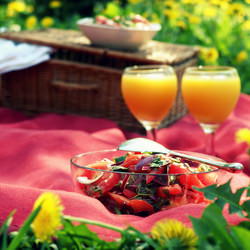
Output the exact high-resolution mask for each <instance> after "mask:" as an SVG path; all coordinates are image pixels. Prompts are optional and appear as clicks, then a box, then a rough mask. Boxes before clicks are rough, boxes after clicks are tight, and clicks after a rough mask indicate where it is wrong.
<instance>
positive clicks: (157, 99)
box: [121, 65, 177, 140]
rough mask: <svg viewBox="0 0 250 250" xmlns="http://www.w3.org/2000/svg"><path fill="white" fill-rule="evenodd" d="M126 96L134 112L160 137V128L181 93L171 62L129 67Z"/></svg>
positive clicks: (124, 88) (124, 87) (123, 85)
mask: <svg viewBox="0 0 250 250" xmlns="http://www.w3.org/2000/svg"><path fill="white" fill-rule="evenodd" d="M121 90H122V95H123V98H124V100H125V103H126V104H127V106H128V108H129V110H130V111H131V113H132V114H133V115H134V116H135V118H136V119H137V120H138V121H139V122H140V123H141V124H142V125H143V127H144V128H145V129H146V131H147V135H148V137H152V138H153V140H156V129H157V128H158V126H159V125H160V123H161V121H162V120H163V119H164V118H165V117H166V115H167V114H168V112H169V110H170V108H171V106H172V104H173V102H174V100H175V98H176V93H177V77H176V74H175V71H174V69H173V68H172V67H171V66H168V65H141V66H132V67H128V68H125V70H124V72H123V75H122V82H121Z"/></svg>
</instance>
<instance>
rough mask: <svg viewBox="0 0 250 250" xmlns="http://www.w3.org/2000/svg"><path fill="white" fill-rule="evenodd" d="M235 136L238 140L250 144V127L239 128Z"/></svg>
mask: <svg viewBox="0 0 250 250" xmlns="http://www.w3.org/2000/svg"><path fill="white" fill-rule="evenodd" d="M235 136H236V141H237V142H246V143H247V144H248V145H249V146H250V129H248V128H242V129H239V130H238V131H237V132H236V134H235Z"/></svg>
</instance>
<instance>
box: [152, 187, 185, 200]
mask: <svg viewBox="0 0 250 250" xmlns="http://www.w3.org/2000/svg"><path fill="white" fill-rule="evenodd" d="M181 194H183V191H182V188H181V186H180V185H178V184H174V185H170V186H162V187H159V188H158V190H157V195H158V196H159V197H161V198H167V197H169V196H171V195H181Z"/></svg>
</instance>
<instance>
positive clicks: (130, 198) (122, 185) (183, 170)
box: [76, 152, 217, 216]
mask: <svg viewBox="0 0 250 250" xmlns="http://www.w3.org/2000/svg"><path fill="white" fill-rule="evenodd" d="M86 167H87V168H90V169H92V170H88V169H82V172H81V173H79V174H78V176H77V177H76V180H77V185H78V188H80V190H81V192H82V193H84V194H86V195H88V196H91V197H95V198H97V199H99V200H100V201H101V202H102V203H103V204H104V205H105V206H106V207H107V208H108V209H109V210H110V211H112V212H114V213H122V214H124V213H126V214H137V215H141V216H147V215H149V214H152V213H154V212H157V211H160V210H165V209H168V208H171V207H175V206H178V205H182V204H186V203H204V202H208V201H207V200H206V199H205V197H204V196H203V193H201V192H199V191H197V190H196V189H194V187H198V188H202V187H205V186H208V185H212V184H215V183H216V179H217V172H216V169H215V168H213V167H212V166H209V165H206V164H201V163H197V162H193V161H188V160H184V159H181V158H178V157H173V156H170V155H167V154H152V153H132V152H129V153H126V154H125V155H123V156H121V157H117V158H114V159H103V160H100V161H97V162H95V163H92V164H89V165H87V166H86ZM95 169H96V170H95Z"/></svg>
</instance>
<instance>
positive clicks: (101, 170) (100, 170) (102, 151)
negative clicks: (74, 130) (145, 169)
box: [70, 148, 221, 176]
mask: <svg viewBox="0 0 250 250" xmlns="http://www.w3.org/2000/svg"><path fill="white" fill-rule="evenodd" d="M116 151H117V152H124V154H125V152H127V151H122V150H117V149H116V148H114V149H104V150H96V151H90V152H85V153H80V154H76V155H74V156H72V157H71V158H70V164H71V166H72V165H73V166H75V167H77V168H80V169H86V170H91V171H98V172H105V173H115V174H125V175H126V174H127V175H128V174H129V175H145V176H181V175H184V176H185V175H193V174H209V173H214V172H219V171H221V169H219V168H216V167H214V169H212V170H210V171H201V172H200V171H199V172H190V173H185V174H168V173H162V174H157V173H136V172H124V171H112V170H104V169H93V168H89V167H86V166H80V165H79V164H77V163H75V162H74V160H75V159H77V158H80V157H83V156H87V155H92V154H95V153H105V152H107V153H108V152H116ZM142 153H143V152H142ZM100 160H102V159H100ZM211 167H212V166H211Z"/></svg>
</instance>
